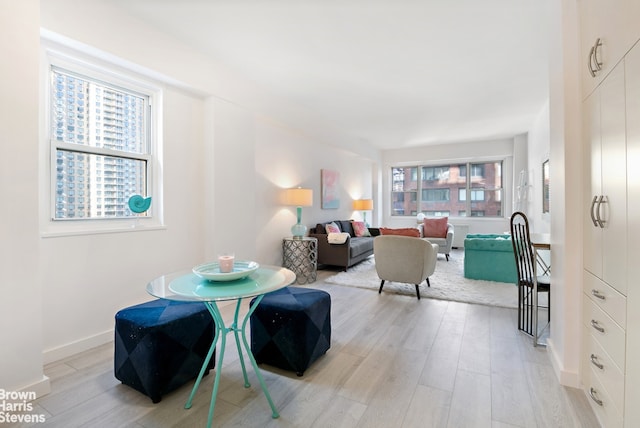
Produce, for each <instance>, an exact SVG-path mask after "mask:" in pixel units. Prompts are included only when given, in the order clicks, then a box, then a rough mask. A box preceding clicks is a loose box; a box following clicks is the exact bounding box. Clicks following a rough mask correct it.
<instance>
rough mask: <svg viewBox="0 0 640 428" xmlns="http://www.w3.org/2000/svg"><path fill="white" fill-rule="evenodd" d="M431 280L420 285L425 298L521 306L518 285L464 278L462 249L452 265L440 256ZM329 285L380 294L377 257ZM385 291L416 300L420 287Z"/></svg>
mask: <svg viewBox="0 0 640 428" xmlns="http://www.w3.org/2000/svg"><path fill="white" fill-rule="evenodd" d="M429 281H430V282H431V287H427V283H426V281H425V282H423V283H422V284H420V296H421V297H426V298H431V299H441V300H452V301H456V302H465V303H476V304H481V305H488V306H499V307H503V308H517V307H518V288H517V287H516V286H515V285H514V284H510V283H505V282H495V281H483V280H476V279H467V278H465V277H464V252H463V251H462V250H455V251H452V253H451V255H450V257H449V261H448V262H447V261H446V260H445V259H444V256H443V255H439V256H438V262H437V265H436V270H435V272H434V274H433V275H432V276H430V277H429ZM325 282H328V283H331V284H338V285H345V286H349V287H358V288H365V289H369V290H375V291H376V292H377V291H378V289H379V288H380V278H378V274H377V273H376V267H375V259H374V257H373V256H371V257H369V258H368V259H366V260H364V261H363V262H361V263H358V264H357V265H355V266H353V267H350V268H349V270H348V271H347V272H340V273H338V274H336V275H333V276H331V277H329V278H327V279H325ZM382 292H383V293H398V294H408V295H412V296H414V297H415V295H416V288H415V285H414V284H404V283H398V282H389V281H386V282H385V283H384V288H383V289H382Z"/></svg>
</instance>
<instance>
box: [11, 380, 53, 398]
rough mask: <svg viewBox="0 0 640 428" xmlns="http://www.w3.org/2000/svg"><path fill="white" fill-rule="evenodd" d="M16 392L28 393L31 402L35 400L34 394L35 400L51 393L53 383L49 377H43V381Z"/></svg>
mask: <svg viewBox="0 0 640 428" xmlns="http://www.w3.org/2000/svg"><path fill="white" fill-rule="evenodd" d="M16 392H23V393H28V395H29V396H30V398H29V400H30V399H31V398H33V396H32V394H35V398H40V397H42V396H45V395H47V394H49V393H50V392H51V381H50V380H49V377H48V376H45V375H42V379H40V380H39V381H37V382H34V383H32V384H29V385H27V386H25V387H22V388H20V389H19V390H18V391H16Z"/></svg>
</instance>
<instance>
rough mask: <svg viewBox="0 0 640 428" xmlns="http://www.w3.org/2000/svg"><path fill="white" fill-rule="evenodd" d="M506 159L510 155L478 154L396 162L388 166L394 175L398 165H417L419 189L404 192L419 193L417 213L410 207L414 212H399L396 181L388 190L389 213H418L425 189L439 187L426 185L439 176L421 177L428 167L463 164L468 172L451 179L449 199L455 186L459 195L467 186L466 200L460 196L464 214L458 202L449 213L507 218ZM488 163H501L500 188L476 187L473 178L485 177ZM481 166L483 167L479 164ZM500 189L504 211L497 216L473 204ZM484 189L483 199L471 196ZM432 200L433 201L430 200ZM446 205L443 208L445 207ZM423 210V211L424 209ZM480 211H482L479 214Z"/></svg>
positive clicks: (413, 214) (501, 208)
mask: <svg viewBox="0 0 640 428" xmlns="http://www.w3.org/2000/svg"><path fill="white" fill-rule="evenodd" d="M506 162H507V159H505V158H503V157H500V156H497V157H491V158H486V159H484V158H475V159H467V160H464V161H462V160H454V161H442V162H433V163H428V164H414V163H410V164H409V163H406V164H397V165H391V166H390V168H389V171H390V175H391V177H392V179H393V172H394V170H395V169H415V170H417V171H418V177H417V180H416V187H417V188H416V189H415V190H413V189H412V190H410V191H406V190H405V191H404V193H407V192H412V193H415V194H416V195H417V197H418V199H417V201H416V210H415V211H416V213H413V211H414V210H410V211H412V212H411V213H408V214H407V213H404V214H397V213H396V210H395V209H394V204H393V201H394V194H395V193H401V192H397V191H394V186H393V181H392V183H391V186H390V188H391V191H390V192H389V196H390V198H391V199H390V201H391V203H390V208H391V209H390V213H389V215H390V216H391V217H392V218H394V217H411V216H415V215H416V214H417V213H418V212H421V211H420V209H419V208H420V205H421V202H424V201H425V200H423V199H422V197H423V194H424V192H425V191H427V190H435V189H438V188H432V187H424V186H425V183H429V182H433V181H437V178H431V177H426V178H425V177H422V173H423V172H424V171H425V170H429V171H434V172H435V171H437V170H442V171H444V170H445V169H448V170H449V171H450V168H451V167H458V168H461V167H464V169H461V170H463V171H464V172H465V176H460V177H459V178H458V182H456V183H454V182H451V183H450V187H448V188H447V189H449V201H451V193H452V190H455V191H456V194H457V195H458V196H457V197H458V198H459V195H460V191H461V190H462V189H464V190H465V192H466V195H467V197H466V198H465V200H464V201H462V200H460V202H464V203H465V214H464V215H463V214H462V213H460V212H457V210H458V209H457V208H456V207H455V206H453V205H452V206H451V207H450V208H449V213H452V212H456V216H457V217H461V218H468V217H474V218H485V219H502V218H505V217H504V215H505V214H504V213H505V212H506V204H507V200H506V198H505V195H506V189H507V187H508V185H507V181H506V180H507V178H508V177H507V176H506V175H505V173H504V172H505V163H506ZM488 163H496V164H499V167H498V168H499V169H500V187H499V188H493V187H491V188H489V187H486V186H483V187H474V186H477V184H476V183H474V182H473V178H478V177H482V178H484V177H485V174H486V169H485V166H484V165H485V164H488ZM478 166H480V168H478ZM474 172H476V173H477V172H482V175H481V176H479V175H473V173H474ZM487 191H489V192H499V193H500V197H499V201H500V211H501V214H500V215H494V216H485V215H484V214H485V211H484V209H482V210H479V209H478V208H477V207H474V206H473V203H475V202H486V192H487ZM479 192H482V194H483V196H484V198H483V199H481V200H477V199H476V198H472V197H471V196H472V195H473V194H474V193H479ZM431 202H433V201H431ZM443 209H444V208H443ZM443 209H440V210H438V211H443ZM427 211H433V210H427ZM422 212H424V211H422ZM478 214H481V215H478Z"/></svg>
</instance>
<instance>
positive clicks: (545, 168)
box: [542, 159, 549, 213]
mask: <svg viewBox="0 0 640 428" xmlns="http://www.w3.org/2000/svg"><path fill="white" fill-rule="evenodd" d="M542 212H543V213H548V212H549V159H547V160H546V161H544V162H542Z"/></svg>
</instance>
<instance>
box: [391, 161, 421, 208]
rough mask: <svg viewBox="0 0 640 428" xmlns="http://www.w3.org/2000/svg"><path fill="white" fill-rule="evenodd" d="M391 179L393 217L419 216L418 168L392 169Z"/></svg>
mask: <svg viewBox="0 0 640 428" xmlns="http://www.w3.org/2000/svg"><path fill="white" fill-rule="evenodd" d="M391 177H392V181H393V182H392V185H391V207H392V211H393V213H392V215H413V214H417V213H416V207H417V200H418V168H417V167H409V168H392V169H391Z"/></svg>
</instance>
